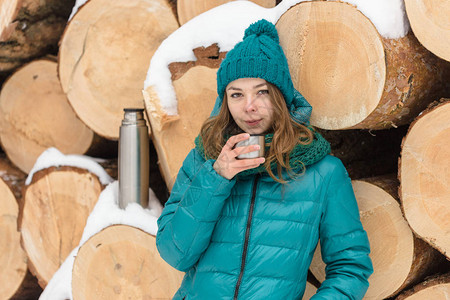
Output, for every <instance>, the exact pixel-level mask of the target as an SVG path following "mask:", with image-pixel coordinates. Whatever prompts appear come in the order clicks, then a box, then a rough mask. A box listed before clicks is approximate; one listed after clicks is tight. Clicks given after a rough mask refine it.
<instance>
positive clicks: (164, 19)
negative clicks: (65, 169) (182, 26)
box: [58, 0, 178, 140]
mask: <svg viewBox="0 0 450 300" xmlns="http://www.w3.org/2000/svg"><path fill="white" fill-rule="evenodd" d="M177 28H178V23H177V21H176V19H175V17H174V15H173V13H172V11H171V8H170V6H169V5H168V3H167V1H165V0H155V1H145V0H120V1H113V2H111V1H108V0H98V1H89V2H87V3H86V4H85V5H84V6H82V7H81V8H80V9H79V11H78V12H77V13H76V15H75V16H74V17H73V18H72V19H71V21H70V22H69V24H68V25H67V27H66V30H65V32H64V34H63V37H62V40H61V46H60V51H59V70H58V71H59V77H60V80H61V85H62V88H63V90H64V92H65V93H66V95H67V97H68V99H69V101H70V103H71V105H72V107H73V108H74V110H75V112H76V113H77V115H78V116H79V118H80V119H81V120H82V121H83V122H84V123H85V124H86V125H87V126H89V127H90V128H91V129H92V130H93V131H94V132H96V133H97V134H99V135H100V136H103V137H105V138H107V139H111V140H117V139H118V137H119V127H120V124H121V120H122V118H123V108H130V107H142V108H143V107H144V103H143V101H142V92H141V90H142V84H143V82H144V80H145V77H146V72H147V70H148V65H149V63H150V59H151V57H152V55H153V53H154V51H156V49H157V48H158V46H159V44H160V43H161V42H162V41H163V40H164V39H165V38H166V37H167V36H168V35H169V34H170V33H172V32H173V31H175V30H176V29H177ZM131 33H132V34H131Z"/></svg>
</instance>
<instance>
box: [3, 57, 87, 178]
mask: <svg viewBox="0 0 450 300" xmlns="http://www.w3.org/2000/svg"><path fill="white" fill-rule="evenodd" d="M56 70H57V63H56V62H54V61H51V60H48V59H41V60H36V61H33V62H31V63H29V64H27V65H25V66H24V67H22V68H21V69H20V70H18V71H17V72H15V73H14V74H13V76H11V77H10V78H9V79H8V80H7V81H6V82H5V83H4V86H3V88H2V91H1V94H0V126H1V128H2V129H3V130H1V132H0V138H1V143H2V147H3V149H4V151H5V152H6V153H7V155H8V157H9V159H10V160H11V161H12V162H13V163H14V164H15V165H16V166H18V167H19V168H20V169H21V170H22V171H24V172H25V173H28V172H29V171H30V170H31V168H32V167H33V165H34V163H35V162H36V159H37V158H38V157H39V155H41V153H42V152H43V151H44V150H46V149H47V148H49V147H56V148H58V149H59V150H60V151H62V152H64V153H76V154H84V153H85V152H86V151H87V150H88V149H89V148H90V147H91V146H92V143H93V140H94V133H93V131H92V130H90V129H89V128H88V127H87V126H86V125H85V124H83V123H82V122H81V121H80V120H79V119H78V117H77V116H76V115H75V113H74V111H73V109H72V107H71V106H70V104H69V102H68V100H67V98H66V95H65V94H64V93H63V91H62V89H61V86H60V83H59V79H58V77H57V73H56Z"/></svg>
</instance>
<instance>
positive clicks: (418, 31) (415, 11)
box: [405, 0, 450, 61]
mask: <svg viewBox="0 0 450 300" xmlns="http://www.w3.org/2000/svg"><path fill="white" fill-rule="evenodd" d="M405 8H406V13H407V14H408V20H409V23H410V24H411V28H412V30H413V31H414V35H415V36H416V37H417V39H418V40H419V41H420V43H421V44H422V45H424V46H425V48H427V49H428V50H429V51H431V52H433V53H434V54H435V55H437V56H439V57H440V58H442V59H444V60H447V61H450V51H449V49H450V30H449V28H450V18H449V17H448V16H449V15H450V2H449V1H445V0H434V1H424V0H406V1H405Z"/></svg>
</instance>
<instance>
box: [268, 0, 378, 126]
mask: <svg viewBox="0 0 450 300" xmlns="http://www.w3.org/2000/svg"><path fill="white" fill-rule="evenodd" d="M299 20H303V21H299ZM293 24H294V25H293ZM276 27H277V29H278V32H279V35H280V44H281V45H282V47H283V49H284V50H285V53H286V57H287V59H288V62H289V66H290V71H291V75H292V79H293V82H294V86H295V87H296V88H297V89H298V90H299V91H300V92H301V93H302V94H303V95H304V96H305V98H306V99H308V100H309V101H310V102H311V104H312V106H313V107H314V110H313V114H312V116H311V123H312V124H313V125H315V126H317V127H319V128H323V129H342V128H348V127H352V126H354V125H356V124H358V123H360V122H361V121H363V120H364V119H365V118H366V117H367V116H368V115H369V114H370V113H371V112H372V111H373V110H374V109H375V108H376V107H377V105H378V102H379V99H380V97H381V95H382V92H383V87H384V84H385V75H386V66H385V61H384V50H383V44H382V41H381V39H380V36H379V34H378V32H377V30H376V29H375V27H374V26H373V24H372V23H371V22H370V21H369V20H368V19H367V18H366V17H364V15H362V14H361V13H360V12H359V11H357V10H356V8H354V7H353V6H351V5H348V4H345V3H340V2H333V3H332V2H320V1H319V2H306V3H300V4H297V5H296V6H294V7H292V8H291V9H289V10H288V11H287V12H286V13H285V14H284V15H283V16H282V17H281V18H280V19H279V21H278V22H277V24H276ZM339 62H345V63H342V64H339ZM349 77H351V78H352V80H348V78H349ZM337 95H339V96H338V97H337ZM330 104H331V105H330Z"/></svg>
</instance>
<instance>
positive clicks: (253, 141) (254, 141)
mask: <svg viewBox="0 0 450 300" xmlns="http://www.w3.org/2000/svg"><path fill="white" fill-rule="evenodd" d="M249 145H259V146H260V148H259V150H256V151H252V152H249V153H243V154H239V155H238V156H237V158H239V159H244V158H257V157H262V156H264V146H265V139H264V134H250V137H249V138H248V139H247V140H245V141H240V142H238V143H237V144H236V147H245V146H249Z"/></svg>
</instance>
